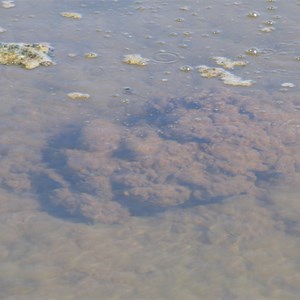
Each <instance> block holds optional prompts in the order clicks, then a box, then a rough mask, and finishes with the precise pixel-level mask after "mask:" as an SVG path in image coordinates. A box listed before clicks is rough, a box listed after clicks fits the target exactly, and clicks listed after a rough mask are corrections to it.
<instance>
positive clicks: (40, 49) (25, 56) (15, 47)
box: [0, 43, 54, 69]
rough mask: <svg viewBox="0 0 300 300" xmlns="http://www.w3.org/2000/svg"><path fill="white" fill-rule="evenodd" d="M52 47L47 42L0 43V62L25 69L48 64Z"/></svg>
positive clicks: (49, 63)
mask: <svg viewBox="0 0 300 300" xmlns="http://www.w3.org/2000/svg"><path fill="white" fill-rule="evenodd" d="M53 50H54V49H53V48H52V47H51V46H50V45H49V44H48V43H37V44H25V43H0V64H2V65H18V66H21V67H24V68H25V69H34V68H36V67H38V66H50V65H53V64H54V62H53V60H52V58H51V54H52V52H53Z"/></svg>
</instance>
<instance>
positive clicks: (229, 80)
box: [197, 65, 254, 86]
mask: <svg viewBox="0 0 300 300" xmlns="http://www.w3.org/2000/svg"><path fill="white" fill-rule="evenodd" d="M197 69H198V71H199V73H200V75H201V76H202V77H205V78H214V77H219V78H220V79H221V80H222V81H223V82H224V84H227V85H234V86H251V85H253V84H254V81H253V80H243V79H242V78H240V77H239V76H236V75H234V74H232V73H230V72H228V71H226V70H225V69H223V68H214V67H208V66H205V65H201V66H198V67H197Z"/></svg>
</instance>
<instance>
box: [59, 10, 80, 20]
mask: <svg viewBox="0 0 300 300" xmlns="http://www.w3.org/2000/svg"><path fill="white" fill-rule="evenodd" d="M60 15H61V16H63V17H65V18H69V19H77V20H79V19H81V18H82V15H81V14H79V13H75V12H68V11H65V12H61V13H60Z"/></svg>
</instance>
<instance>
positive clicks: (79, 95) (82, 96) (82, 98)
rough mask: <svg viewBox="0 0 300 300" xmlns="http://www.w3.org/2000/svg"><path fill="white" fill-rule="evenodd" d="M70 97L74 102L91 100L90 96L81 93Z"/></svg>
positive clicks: (72, 94) (70, 94) (75, 93)
mask: <svg viewBox="0 0 300 300" xmlns="http://www.w3.org/2000/svg"><path fill="white" fill-rule="evenodd" d="M68 97H69V98H70V99H72V100H87V99H89V98H90V95H89V94H83V93H79V92H73V93H69V94H68Z"/></svg>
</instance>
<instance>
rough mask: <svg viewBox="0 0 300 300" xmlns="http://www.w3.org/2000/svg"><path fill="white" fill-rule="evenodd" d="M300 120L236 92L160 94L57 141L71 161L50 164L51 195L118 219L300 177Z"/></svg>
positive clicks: (87, 214) (77, 210) (104, 218)
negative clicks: (118, 117) (65, 144)
mask: <svg viewBox="0 0 300 300" xmlns="http://www.w3.org/2000/svg"><path fill="white" fill-rule="evenodd" d="M297 122H298V123H297ZM299 122H300V116H299V111H293V110H292V109H286V110H284V109H282V108H281V107H280V106H279V105H276V104H275V103H270V102H268V101H266V100H264V99H262V100H261V102H260V103H259V104H258V102H257V101H254V100H253V99H251V98H250V97H249V96H241V95H233V94H231V93H228V94H227V93H222V94H216V93H210V92H209V91H208V92H203V93H200V94H197V95H193V96H191V97H186V98H183V99H161V100H157V99H156V100H153V101H151V102H149V103H148V104H147V105H146V106H145V109H144V112H143V113H142V114H140V115H138V116H131V118H127V119H126V120H124V124H125V125H116V124H114V123H112V122H110V121H106V120H94V121H92V122H91V123H89V124H87V125H86V126H84V127H83V128H82V130H81V132H80V135H79V139H78V145H77V147H76V148H75V149H74V148H73V149H67V148H65V149H61V150H60V152H61V153H62V155H63V156H64V158H65V164H64V165H63V166H61V169H56V171H53V170H52V171H51V172H50V171H49V172H48V176H49V177H50V178H51V179H52V180H54V181H55V182H57V183H59V187H58V188H56V189H55V191H54V193H53V194H52V196H51V201H52V203H54V204H55V205H59V206H63V207H64V208H65V209H66V210H67V211H68V212H69V213H70V214H71V215H75V216H82V217H84V218H86V219H88V220H90V221H93V222H108V223H114V222H119V221H122V220H123V219H126V218H127V217H128V216H129V215H130V214H136V215H143V214H147V212H145V210H147V211H148V212H149V213H151V212H155V211H160V210H164V209H167V208H168V207H185V206H189V205H197V204H209V203H213V202H216V201H220V200H221V199H224V198H226V197H229V196H232V195H241V194H252V195H256V194H257V193H258V192H259V191H260V192H261V190H262V189H263V187H264V186H267V185H270V184H274V182H281V181H284V180H291V181H293V180H296V178H298V179H299V177H300V153H299V138H300V132H299V131H300V128H299ZM143 210H144V211H143Z"/></svg>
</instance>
